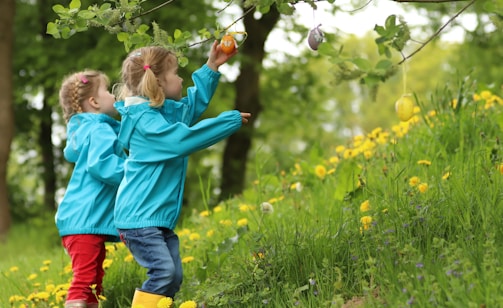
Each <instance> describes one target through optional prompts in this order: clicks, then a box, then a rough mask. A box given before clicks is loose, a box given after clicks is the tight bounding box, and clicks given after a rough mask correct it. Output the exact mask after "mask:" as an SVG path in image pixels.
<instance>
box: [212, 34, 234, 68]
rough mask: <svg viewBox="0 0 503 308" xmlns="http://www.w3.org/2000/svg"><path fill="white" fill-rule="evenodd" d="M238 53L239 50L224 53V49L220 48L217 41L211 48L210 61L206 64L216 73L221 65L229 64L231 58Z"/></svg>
mask: <svg viewBox="0 0 503 308" xmlns="http://www.w3.org/2000/svg"><path fill="white" fill-rule="evenodd" d="M237 53H238V50H237V48H236V49H234V51H233V52H231V53H229V54H226V53H225V52H223V51H222V47H221V46H220V44H219V42H218V41H217V40H215V41H214V42H213V45H212V46H211V50H210V55H209V57H208V61H207V62H206V65H208V67H209V68H211V69H212V70H214V71H215V72H216V71H218V68H219V67H220V65H222V64H224V63H225V62H227V61H228V60H229V59H230V58H232V57H233V56H234V55H235V54H237Z"/></svg>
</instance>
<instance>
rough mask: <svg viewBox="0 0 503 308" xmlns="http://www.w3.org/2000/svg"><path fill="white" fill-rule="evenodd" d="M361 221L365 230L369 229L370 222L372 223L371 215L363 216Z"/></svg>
mask: <svg viewBox="0 0 503 308" xmlns="http://www.w3.org/2000/svg"><path fill="white" fill-rule="evenodd" d="M360 223H361V224H362V225H363V229H364V230H368V229H369V228H370V224H371V223H372V217H371V216H363V217H362V218H360Z"/></svg>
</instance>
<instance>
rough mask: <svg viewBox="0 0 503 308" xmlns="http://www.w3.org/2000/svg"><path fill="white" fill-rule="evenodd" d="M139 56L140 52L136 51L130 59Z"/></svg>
mask: <svg viewBox="0 0 503 308" xmlns="http://www.w3.org/2000/svg"><path fill="white" fill-rule="evenodd" d="M140 56H141V52H139V51H137V52H135V53H134V54H132V55H131V57H140Z"/></svg>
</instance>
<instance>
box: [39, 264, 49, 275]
mask: <svg viewBox="0 0 503 308" xmlns="http://www.w3.org/2000/svg"><path fill="white" fill-rule="evenodd" d="M48 270H49V266H42V267H41V268H40V271H41V272H42V273H43V272H47V271H48Z"/></svg>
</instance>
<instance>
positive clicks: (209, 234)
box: [206, 229, 215, 237]
mask: <svg viewBox="0 0 503 308" xmlns="http://www.w3.org/2000/svg"><path fill="white" fill-rule="evenodd" d="M214 234H215V230H213V229H211V230H208V231H207V232H206V236H207V237H212V236H213V235H214Z"/></svg>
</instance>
